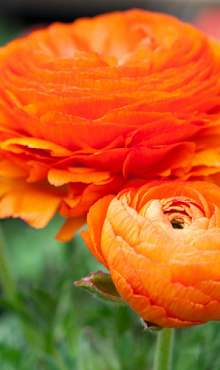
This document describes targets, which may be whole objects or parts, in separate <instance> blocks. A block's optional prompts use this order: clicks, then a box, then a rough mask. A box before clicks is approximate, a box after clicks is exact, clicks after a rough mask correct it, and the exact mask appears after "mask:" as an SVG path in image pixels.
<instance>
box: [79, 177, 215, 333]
mask: <svg viewBox="0 0 220 370" xmlns="http://www.w3.org/2000/svg"><path fill="white" fill-rule="evenodd" d="M87 221H88V232H86V231H83V232H82V236H83V238H84V240H85V242H86V244H87V246H88V247H89V249H90V250H91V252H92V253H93V254H94V256H95V257H96V258H97V259H98V260H99V261H100V262H101V263H103V264H104V265H105V266H106V267H107V268H108V269H109V270H110V273H111V276H112V280H113V282H114V284H115V286H116V289H117V290H118V292H119V294H120V295H121V296H122V298H124V300H125V301H126V302H127V303H128V304H129V305H130V306H131V307H132V308H133V310H134V311H136V312H137V313H138V315H140V316H141V317H142V318H143V319H144V320H146V321H148V322H152V323H154V324H157V325H159V326H163V327H184V326H193V325H198V324H204V323H206V322H207V321H211V320H220V189H219V188H218V187H217V186H216V185H214V184H210V183H206V182H185V183H184V182H179V181H177V182H176V181H173V182H161V181H154V182H150V183H147V184H145V185H143V186H139V187H138V188H129V189H125V190H123V191H121V192H120V193H119V194H118V196H117V197H114V195H108V196H106V197H104V198H102V199H100V200H99V201H98V202H97V203H95V204H94V205H93V206H92V207H91V209H90V211H89V213H88V219H87Z"/></svg>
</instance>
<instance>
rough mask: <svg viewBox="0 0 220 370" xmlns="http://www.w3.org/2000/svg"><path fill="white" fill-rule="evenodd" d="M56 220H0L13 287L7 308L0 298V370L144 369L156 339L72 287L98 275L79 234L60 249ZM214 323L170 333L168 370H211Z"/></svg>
mask: <svg viewBox="0 0 220 370" xmlns="http://www.w3.org/2000/svg"><path fill="white" fill-rule="evenodd" d="M61 223H62V219H61V218H60V217H55V218H54V220H53V221H52V222H51V223H50V224H49V225H48V226H47V227H46V228H45V229H42V230H35V229H32V228H30V227H29V226H27V225H26V224H25V223H23V222H22V221H20V220H11V219H9V220H4V221H2V225H3V229H4V234H5V239H6V242H7V247H8V250H7V252H8V253H7V254H8V260H9V262H10V265H11V269H12V272H13V274H14V279H15V282H16V286H17V289H16V292H17V298H16V300H15V302H13V303H12V302H11V301H10V299H9V298H8V297H7V295H6V294H4V291H3V292H2V296H1V300H0V308H1V310H2V312H1V315H0V363H1V370H30V369H31V370H133V369H138V370H144V369H149V370H150V369H152V364H153V356H154V352H155V341H156V336H157V333H151V332H147V331H144V330H143V328H142V326H141V324H140V320H139V318H138V317H137V315H136V314H135V313H134V312H133V311H132V310H131V309H130V308H129V307H127V306H117V305H114V304H107V303H105V302H103V301H101V300H98V299H95V298H94V297H93V296H92V295H91V294H89V293H87V292H86V291H83V290H81V289H79V288H77V287H75V286H74V284H73V283H74V281H76V280H79V279H80V278H82V277H85V276H87V275H88V273H89V272H91V271H97V270H99V269H102V270H103V271H105V269H104V268H103V266H101V265H100V264H99V263H98V262H97V261H96V260H95V258H94V257H93V256H92V255H91V253H90V252H89V250H88V249H87V248H86V246H85V244H84V242H83V240H82V239H81V237H80V234H77V235H76V237H75V238H74V239H73V241H72V242H71V243H66V244H61V243H58V242H56V241H55V240H54V235H55V233H56V231H57V230H58V228H59V226H60V225H61ZM219 329H220V327H219V323H217V322H213V323H208V324H206V325H203V326H197V327H194V328H187V329H179V330H176V336H175V346H174V369H175V370H191V369H193V370H197V369H198V370H219V368H220V356H219V353H220V341H219V339H218V331H219Z"/></svg>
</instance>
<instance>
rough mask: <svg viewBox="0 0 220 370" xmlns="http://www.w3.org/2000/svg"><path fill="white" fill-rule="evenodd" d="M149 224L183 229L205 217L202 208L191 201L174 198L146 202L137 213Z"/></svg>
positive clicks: (182, 197)
mask: <svg viewBox="0 0 220 370" xmlns="http://www.w3.org/2000/svg"><path fill="white" fill-rule="evenodd" d="M138 213H139V214H140V215H142V216H144V217H146V218H147V219H148V220H150V221H151V222H157V223H163V224H164V223H165V224H167V225H169V226H172V228H173V229H185V228H188V227H190V225H191V224H192V223H193V222H194V221H195V220H196V219H201V218H204V217H205V212H204V210H203V208H202V207H201V206H200V205H199V204H198V203H197V202H196V201H195V200H193V199H190V198H187V197H184V196H176V197H171V198H164V199H160V200H159V199H152V200H150V201H148V202H147V203H146V204H145V205H144V206H143V207H142V208H141V209H140V210H139V212H138Z"/></svg>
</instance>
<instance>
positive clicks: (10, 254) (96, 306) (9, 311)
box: [0, 0, 220, 370]
mask: <svg viewBox="0 0 220 370" xmlns="http://www.w3.org/2000/svg"><path fill="white" fill-rule="evenodd" d="M133 7H139V8H143V9H148V10H152V11H160V12H166V13H168V14H172V15H175V16H177V17H178V18H180V19H181V20H183V21H188V22H191V23H193V24H195V25H197V27H199V28H200V29H201V30H202V31H203V32H206V33H208V34H209V35H211V36H213V37H216V38H219V39H220V2H219V1H215V2H214V1H201V0H194V1H193V0H191V1H187V0H182V1H181V0H173V1H171V0H170V1H165V0H161V1H159V0H154V1H146V0H133V1H132V0H117V1H116V0H111V1H110V0H108V1H107V0H105V1H101V0H93V1H91V0H38V1H35V0H1V2H0V45H2V46H3V45H4V44H5V43H7V42H9V41H10V40H12V39H13V38H15V37H21V36H23V35H25V34H27V33H29V32H30V31H31V30H34V29H36V28H40V27H45V26H47V25H48V24H50V23H51V22H53V21H62V22H70V21H72V20H74V19H76V18H78V17H82V16H94V15H96V14H101V13H103V12H109V11H113V10H124V9H131V8H133ZM62 222H63V220H62V218H61V217H60V216H56V217H55V218H54V219H53V220H52V221H51V222H50V224H49V225H48V226H47V227H46V228H45V229H42V230H34V229H32V228H30V227H29V226H28V225H26V224H25V223H24V222H22V221H21V220H15V219H8V220H2V221H1V225H0V226H1V228H2V232H3V237H4V240H3V242H4V243H0V279H1V280H0V283H1V284H0V289H1V290H0V369H1V370H144V369H145V370H146V369H148V370H151V369H152V367H153V356H154V351H155V343H156V335H157V334H156V333H152V332H146V331H144V330H143V328H142V326H141V323H140V319H139V318H138V316H137V315H136V314H135V313H134V312H133V311H132V310H131V309H130V308H129V307H127V306H115V305H111V304H107V303H104V302H102V301H100V300H96V299H95V298H94V297H93V296H92V295H90V294H89V293H87V292H85V291H82V290H81V289H80V288H76V287H75V286H74V285H73V282H74V281H75V280H79V279H80V278H82V277H85V276H87V275H88V274H89V273H90V272H91V271H97V270H99V269H102V270H103V271H104V268H103V266H101V265H100V264H99V263H98V262H97V261H96V260H95V259H94V257H93V256H92V255H91V254H90V252H89V251H88V250H87V248H86V246H85V244H84V242H83V241H82V240H81V237H80V234H79V233H78V234H77V235H76V237H75V238H74V239H73V240H72V241H71V242H70V243H64V244H61V243H58V242H56V241H55V240H54V235H55V234H56V231H57V230H58V228H59V226H60V225H61V224H62ZM3 244H4V249H3V247H2V246H3ZM3 255H4V261H6V260H7V265H8V267H9V268H10V273H11V279H8V281H7V279H6V281H3V280H2V279H3V278H5V274H2V271H3V269H4V263H3V262H4V261H3V259H2V258H1V256H3ZM5 284H6V285H7V286H8V287H9V288H10V289H11V296H10V294H9V293H8V291H9V290H10V289H9V290H8V289H7V290H5V289H4V287H5ZM219 332H220V324H219V323H218V322H211V323H208V324H206V325H203V326H197V327H194V328H186V329H178V330H176V333H175V346H174V358H173V362H174V369H175V370H192V369H193V370H219V369H220V335H219Z"/></svg>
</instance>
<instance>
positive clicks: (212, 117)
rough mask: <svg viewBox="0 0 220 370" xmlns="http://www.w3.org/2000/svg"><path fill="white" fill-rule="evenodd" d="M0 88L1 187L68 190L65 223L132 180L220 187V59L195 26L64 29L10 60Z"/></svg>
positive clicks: (157, 22)
mask: <svg viewBox="0 0 220 370" xmlns="http://www.w3.org/2000/svg"><path fill="white" fill-rule="evenodd" d="M0 78H1V86H0V159H1V162H0V175H1V176H2V177H3V178H5V179H6V178H7V179H8V178H20V179H23V181H24V183H25V184H26V183H38V182H39V181H43V182H42V183H44V184H46V185H45V186H46V188H47V189H51V193H53V192H54V188H55V187H62V186H64V185H66V186H67V193H66V194H65V196H64V197H63V199H62V201H61V205H60V207H58V208H59V211H60V212H61V214H62V215H64V216H66V217H78V216H79V217H81V216H82V215H85V214H86V213H87V212H88V210H89V207H90V206H91V205H92V204H93V203H94V202H95V201H97V200H98V199H99V198H101V197H102V196H104V195H108V194H109V193H113V194H117V192H118V191H119V190H120V189H121V188H122V186H123V185H124V184H125V183H129V182H130V181H131V180H132V181H134V180H146V179H148V180H150V179H154V178H163V177H169V178H170V179H181V180H186V179H197V180H198V179H199V180H202V179H207V180H208V181H211V182H216V183H219V176H218V174H219V173H220V165H219V164H220V145H219V143H220V129H219V122H220V83H219V79H220V47H219V45H218V44H217V43H215V42H214V41H213V40H210V39H208V38H207V37H206V36H205V35H203V34H202V33H201V32H200V31H198V30H196V29H195V28H194V27H192V26H190V25H188V24H185V23H182V22H180V21H179V20H177V19H175V18H173V17H171V16H168V15H163V14H159V13H151V12H147V11H144V10H137V9H134V10H130V11H126V12H114V13H110V14H106V15H102V16H98V17H94V18H92V19H89V18H86V19H80V20H77V21H75V22H73V23H71V24H61V23H55V24H53V25H51V26H50V27H48V28H46V29H43V30H38V31H35V32H33V33H32V34H30V35H28V36H26V37H24V38H20V39H17V40H14V41H13V42H11V43H9V44H8V45H6V46H5V47H3V48H1V49H0ZM25 184H24V186H26V185H27V184H26V185H25ZM110 184H111V185H110ZM27 186H28V185H27ZM33 188H34V187H33ZM36 188H37V187H36ZM48 191H49V190H48ZM35 196H36V197H38V195H37V192H36V194H35ZM13 199H14V198H13Z"/></svg>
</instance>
